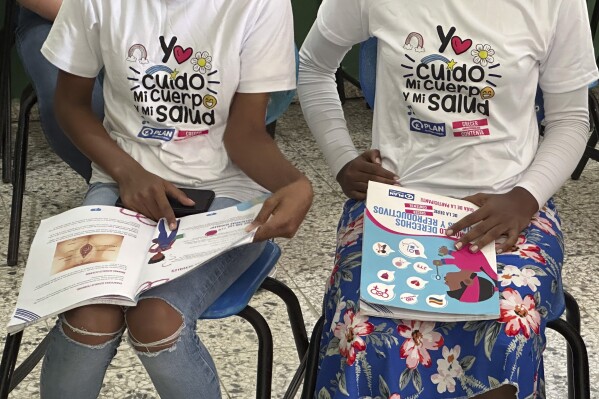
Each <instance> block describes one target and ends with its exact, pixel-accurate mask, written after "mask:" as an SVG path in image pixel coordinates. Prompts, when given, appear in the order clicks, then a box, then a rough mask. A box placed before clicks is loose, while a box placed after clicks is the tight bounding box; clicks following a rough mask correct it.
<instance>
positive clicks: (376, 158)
mask: <svg viewBox="0 0 599 399" xmlns="http://www.w3.org/2000/svg"><path fill="white" fill-rule="evenodd" d="M364 156H365V158H366V159H368V160H369V161H370V162H372V163H376V164H378V165H380V164H381V163H382V161H381V152H380V151H379V150H377V149H372V150H368V151H366V152H364Z"/></svg>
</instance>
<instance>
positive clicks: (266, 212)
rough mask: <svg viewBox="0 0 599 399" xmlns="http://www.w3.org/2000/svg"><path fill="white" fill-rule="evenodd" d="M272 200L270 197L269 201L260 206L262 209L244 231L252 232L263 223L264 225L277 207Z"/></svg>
mask: <svg viewBox="0 0 599 399" xmlns="http://www.w3.org/2000/svg"><path fill="white" fill-rule="evenodd" d="M272 199H273V198H272V197H270V198H269V199H267V200H266V201H264V203H263V204H262V208H260V212H258V215H256V218H255V219H254V221H253V222H252V223H250V225H249V226H248V227H246V228H245V231H248V232H249V231H252V230H254V229H255V228H256V227H258V226H262V225H263V224H264V223H266V221H267V220H268V218H269V217H270V215H272V213H273V211H274V210H275V208H276V207H277V202H276V201H273V200H272Z"/></svg>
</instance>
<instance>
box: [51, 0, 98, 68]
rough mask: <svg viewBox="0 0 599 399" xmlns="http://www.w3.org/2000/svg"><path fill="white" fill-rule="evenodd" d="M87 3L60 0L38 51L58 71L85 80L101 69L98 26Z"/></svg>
mask: <svg viewBox="0 0 599 399" xmlns="http://www.w3.org/2000/svg"><path fill="white" fill-rule="evenodd" d="M91 3H93V2H90V1H87V0H64V2H63V3H62V5H61V7H60V10H59V11H58V15H57V16H56V20H55V21H54V23H53V24H52V29H51V30H50V33H49V35H48V38H47V39H46V41H45V43H44V45H43V46H42V50H41V52H42V54H43V55H44V56H45V57H46V58H47V59H48V61H50V62H51V63H52V64H54V65H55V66H56V67H57V68H58V69H62V70H63V71H66V72H69V73H71V74H73V75H77V76H82V77H85V78H95V77H96V76H97V75H98V73H99V72H100V70H101V69H102V67H103V66H104V63H103V61H102V53H101V50H100V27H99V23H98V19H97V17H96V13H95V12H94V9H93V4H91Z"/></svg>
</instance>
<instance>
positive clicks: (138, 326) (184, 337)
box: [126, 198, 264, 399]
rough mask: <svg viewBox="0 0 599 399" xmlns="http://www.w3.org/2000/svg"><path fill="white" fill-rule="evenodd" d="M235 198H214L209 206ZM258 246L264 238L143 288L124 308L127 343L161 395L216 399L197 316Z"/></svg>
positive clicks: (253, 255) (252, 257) (257, 252)
mask: <svg viewBox="0 0 599 399" xmlns="http://www.w3.org/2000/svg"><path fill="white" fill-rule="evenodd" d="M235 203H236V201H233V200H230V199H224V198H217V199H215V201H214V203H213V206H212V207H211V210H214V209H219V208H223V207H226V206H231V205H233V204H235ZM263 249H264V244H263V243H256V244H249V245H245V246H242V247H238V248H235V249H233V250H231V251H228V252H227V253H225V254H222V255H221V256H219V257H217V258H215V259H213V260H212V261H210V262H208V263H207V264H205V265H203V266H201V267H199V268H197V269H195V270H193V271H191V272H190V273H188V274H186V275H184V276H181V277H180V278H178V279H176V280H173V281H171V282H169V283H168V284H164V285H161V286H158V287H156V288H152V289H150V290H148V291H146V292H144V293H143V294H142V295H141V297H140V300H139V302H138V305H137V306H136V307H134V308H130V309H128V310H127V313H126V321H127V326H128V330H129V340H130V343H131V344H132V345H133V347H134V348H135V350H136V352H137V353H138V356H139V358H140V360H141V362H142V363H143V365H144V367H145V368H146V370H147V371H148V374H149V375H150V377H151V379H152V382H153V383H154V386H155V387H156V389H157V391H158V393H159V394H160V396H161V397H162V398H167V399H168V398H187V397H200V398H210V399H212V398H220V385H219V382H218V377H217V372H216V367H215V365H214V362H213V361H212V358H211V356H210V354H209V352H208V350H207V349H206V347H205V346H204V345H203V343H202V342H201V341H200V339H199V337H198V336H197V334H196V323H197V319H198V318H199V317H200V316H201V314H202V313H203V312H204V311H205V310H206V309H207V308H208V307H209V306H210V305H211V304H212V303H213V302H214V301H215V300H216V299H217V298H218V297H219V296H220V295H221V294H222V293H223V292H224V291H225V290H226V289H227V288H228V287H229V286H230V285H231V284H232V283H233V282H234V281H235V280H236V279H237V278H239V276H240V275H241V274H242V273H243V272H244V271H245V270H246V269H247V268H248V267H249V266H250V265H251V264H252V263H253V262H254V260H256V259H257V258H258V256H259V255H260V253H261V252H262V250H263ZM165 365H167V366H165Z"/></svg>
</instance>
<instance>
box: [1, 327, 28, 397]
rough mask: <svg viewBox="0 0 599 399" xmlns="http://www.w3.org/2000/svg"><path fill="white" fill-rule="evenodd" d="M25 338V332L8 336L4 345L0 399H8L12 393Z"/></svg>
mask: <svg viewBox="0 0 599 399" xmlns="http://www.w3.org/2000/svg"><path fill="white" fill-rule="evenodd" d="M21 338H23V331H20V332H18V333H16V334H13V335H7V336H6V342H5V343H4V352H2V362H1V363H0V399H6V398H8V393H9V392H10V391H11V389H12V388H11V380H12V377H13V372H14V370H15V364H16V363H17V356H18V355H19V346H20V345H21Z"/></svg>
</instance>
